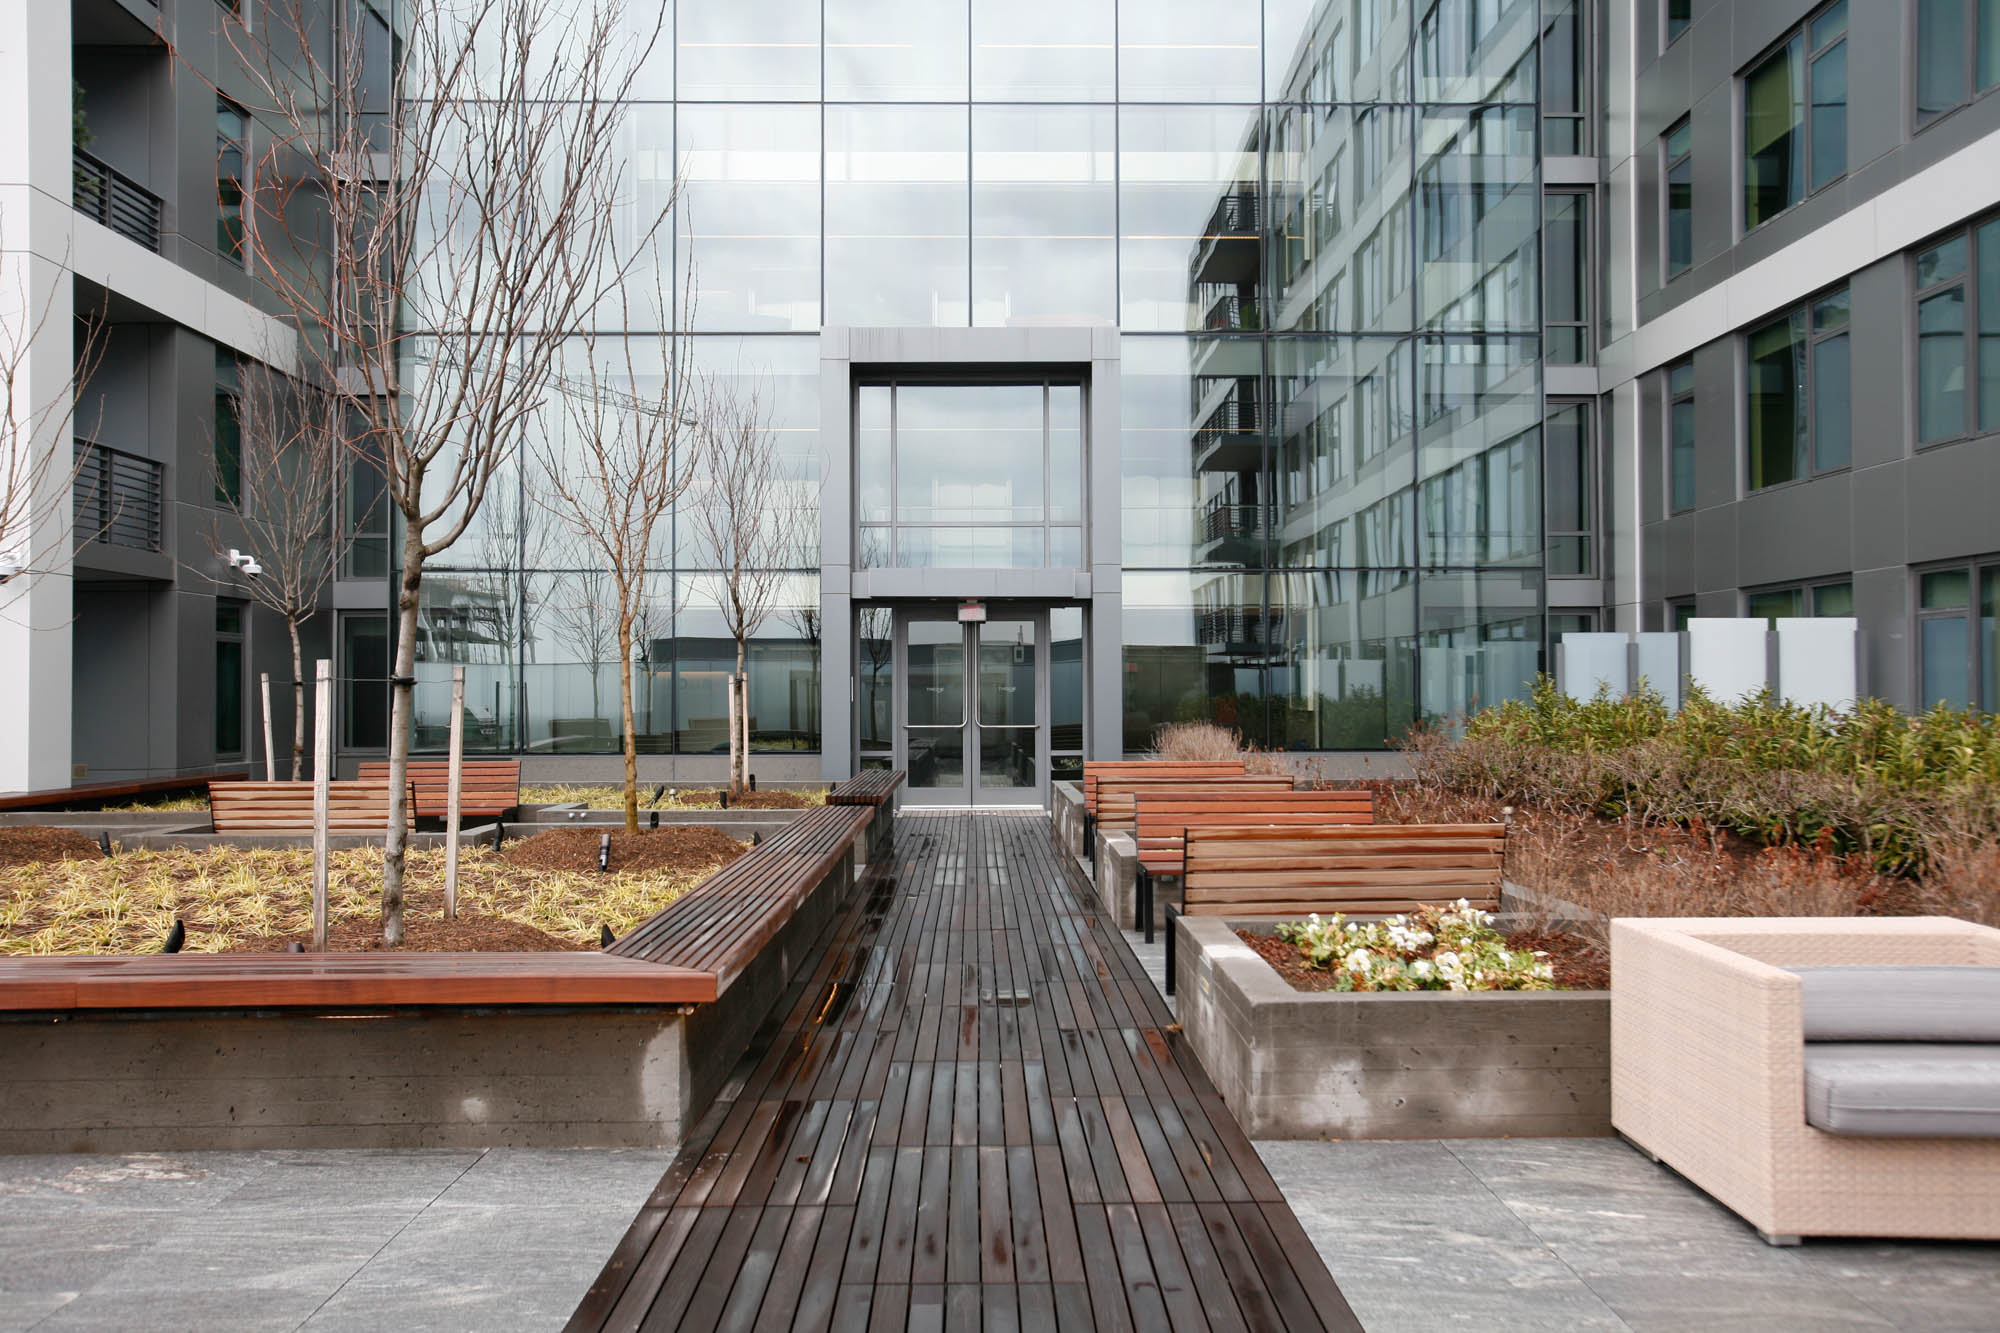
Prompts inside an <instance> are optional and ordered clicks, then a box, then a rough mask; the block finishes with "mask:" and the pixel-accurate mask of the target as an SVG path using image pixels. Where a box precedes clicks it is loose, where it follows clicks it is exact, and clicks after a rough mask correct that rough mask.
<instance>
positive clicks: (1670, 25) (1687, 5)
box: [1666, 0, 1694, 42]
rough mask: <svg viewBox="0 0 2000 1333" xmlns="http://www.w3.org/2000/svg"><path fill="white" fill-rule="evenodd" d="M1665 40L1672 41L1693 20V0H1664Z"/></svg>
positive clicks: (1686, 28) (1685, 29)
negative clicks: (1665, 12) (1665, 9)
mask: <svg viewBox="0 0 2000 1333" xmlns="http://www.w3.org/2000/svg"><path fill="white" fill-rule="evenodd" d="M1666 4H1667V40H1668V41H1669V42H1671V41H1673V40H1674V38H1676V37H1678V36H1680V35H1681V34H1682V33H1684V32H1686V31H1687V30H1688V24H1690V23H1692V22H1693V21H1694V0H1666Z"/></svg>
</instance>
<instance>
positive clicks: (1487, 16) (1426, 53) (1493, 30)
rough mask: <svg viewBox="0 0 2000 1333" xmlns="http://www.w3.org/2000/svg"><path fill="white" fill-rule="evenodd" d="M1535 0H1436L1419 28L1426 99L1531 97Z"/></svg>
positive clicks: (1420, 94) (1421, 97)
mask: <svg viewBox="0 0 2000 1333" xmlns="http://www.w3.org/2000/svg"><path fill="white" fill-rule="evenodd" d="M1539 31H1540V26H1539V22H1538V16H1537V5H1536V3H1535V0H1437V3H1435V4H1433V5H1431V6H1430V7H1429V8H1428V9H1427V10H1425V11H1424V16H1423V19H1422V22H1421V24H1420V26H1419V28H1418V31H1417V54H1418V59H1417V75H1418V77H1417V91H1416V96H1417V100H1418V101H1423V102H1523V101H1526V102H1532V101H1534V99H1535V53H1536V48H1535V38H1536V36H1537V34H1538V33H1539Z"/></svg>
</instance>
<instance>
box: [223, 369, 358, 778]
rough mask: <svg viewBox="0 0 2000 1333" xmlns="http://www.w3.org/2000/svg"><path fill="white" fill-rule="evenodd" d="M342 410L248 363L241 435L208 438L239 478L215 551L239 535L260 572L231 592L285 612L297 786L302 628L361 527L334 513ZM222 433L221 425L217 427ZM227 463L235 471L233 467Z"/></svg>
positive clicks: (241, 385) (235, 582) (342, 459)
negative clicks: (340, 519) (352, 526)
mask: <svg viewBox="0 0 2000 1333" xmlns="http://www.w3.org/2000/svg"><path fill="white" fill-rule="evenodd" d="M340 411H341V406H340V400H339V399H338V397H336V396H335V395H333V394H330V393H328V392H326V391H325V390H323V389H320V388H317V387H315V386H314V385H312V384H310V383H308V382H307V381H306V380H305V379H303V378H300V377H298V376H292V375H285V374H283V373H281V372H279V371H276V370H273V369H271V368H270V367H269V366H266V365H262V364H258V363H249V364H246V365H244V366H243V367H242V369H241V370H239V371H238V378H237V390H236V437H235V439H234V440H224V439H220V438H213V437H212V438H211V439H210V441H209V461H210V463H211V464H212V465H213V466H214V467H215V468H216V475H217V476H218V477H220V476H222V475H223V473H224V471H225V470H227V471H229V472H230V473H232V474H233V479H234V481H235V485H233V486H222V485H218V486H217V487H216V494H217V496H219V497H220V501H219V502H220V503H221V505H222V507H223V509H224V511H225V512H226V513H227V514H228V515H229V520H228V524H227V526H228V529H229V531H227V532H225V530H224V526H225V525H224V524H223V523H222V522H212V523H211V524H210V525H209V530H208V546H209V550H210V552H211V553H212V554H213V555H215V556H216V557H218V558H220V557H222V556H223V554H224V553H225V552H226V551H228V550H230V549H231V547H232V545H233V544H234V543H233V542H232V541H231V539H232V538H233V539H234V542H240V543H241V546H240V548H239V549H241V550H242V551H243V553H244V554H246V555H248V556H249V557H250V558H251V559H253V560H255V561H256V563H257V567H258V568H257V572H256V573H255V576H254V577H240V578H231V586H232V587H235V588H237V589H239V590H240V591H241V592H242V593H243V594H244V595H245V596H247V597H248V598H250V599H251V600H252V601H254V602H256V603H258V604H259V605H261V606H264V607H266V608H268V609H269V610H271V611H273V612H275V613H276V614H278V615H279V616H282V617H283V618H284V621H285V632H286V634H287V635H288V636H289V637H290V640H291V649H292V781H294V782H297V781H299V780H300V778H301V777H302V776H303V773H304V768H305V753H306V680H305V653H304V650H303V647H302V645H301V644H300V641H299V631H300V628H301V627H302V626H303V625H304V624H305V623H306V621H308V620H310V619H312V616H313V613H314V612H316V611H317V610H318V609H319V604H320V597H321V596H322V594H324V593H325V591H326V587H327V584H329V583H330V582H332V581H333V576H334V573H335V571H336V570H338V568H339V567H340V561H341V557H342V556H343V555H345V554H346V552H347V550H348V548H349V547H351V546H352V545H353V544H354V534H353V532H352V530H351V529H350V528H349V526H348V525H347V524H344V523H340V522H337V521H336V516H335V512H334V508H335V505H336V504H337V503H338V501H339V499H340V488H341V481H342V471H343V468H344V465H345V464H346V462H347V460H348V457H349V454H348V448H347V438H348V432H347V430H346V427H345V423H343V422H342V420H341V417H340ZM222 429H223V426H222V423H221V422H217V423H216V430H217V431H220V430H222ZM357 457H365V454H361V455H357ZM225 463H229V464H233V466H230V467H228V468H227V469H225ZM202 572H203V573H204V575H207V571H206V570H204V571H202ZM209 577H211V578H213V576H209ZM224 577H229V576H224Z"/></svg>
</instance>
